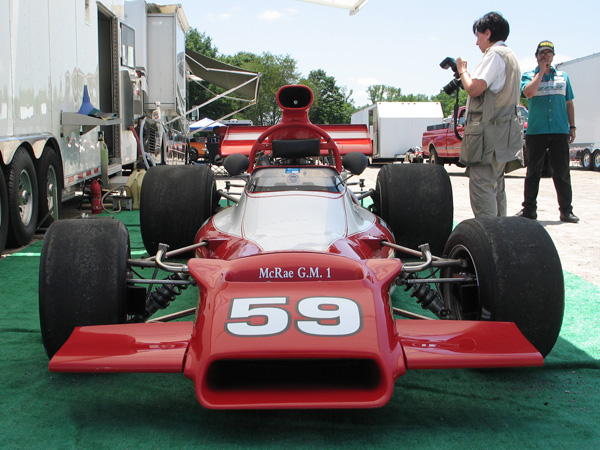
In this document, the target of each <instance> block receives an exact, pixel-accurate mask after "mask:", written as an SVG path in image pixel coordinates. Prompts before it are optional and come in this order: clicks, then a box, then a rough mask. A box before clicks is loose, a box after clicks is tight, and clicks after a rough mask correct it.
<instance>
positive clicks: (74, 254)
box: [39, 219, 131, 357]
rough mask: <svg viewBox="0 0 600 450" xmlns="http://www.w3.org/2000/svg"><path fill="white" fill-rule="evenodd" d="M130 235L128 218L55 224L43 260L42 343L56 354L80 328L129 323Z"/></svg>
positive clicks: (49, 231) (43, 248) (40, 299)
mask: <svg viewBox="0 0 600 450" xmlns="http://www.w3.org/2000/svg"><path fill="white" fill-rule="evenodd" d="M130 253H131V252H130V247H129V233H128V231H127V228H125V225H123V222H121V221H118V220H109V219H71V220H61V221H58V222H55V223H53V224H52V225H51V226H50V228H48V231H47V233H46V236H45V237H44V244H43V246H42V254H41V259H40V279H39V306H40V327H41V331H42V341H43V343H44V347H45V348H46V353H47V354H48V356H49V357H52V356H53V355H54V354H55V353H56V352H57V351H58V349H59V348H60V347H61V346H62V345H63V344H64V343H65V342H66V340H67V339H68V338H69V336H70V335H71V332H72V331H73V329H74V328H75V327H77V326H88V325H110V324H118V323H125V322H126V321H127V278H129V277H130V274H129V271H128V266H127V259H128V258H129V256H130Z"/></svg>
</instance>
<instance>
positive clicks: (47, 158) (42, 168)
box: [37, 146, 62, 227]
mask: <svg viewBox="0 0 600 450" xmlns="http://www.w3.org/2000/svg"><path fill="white" fill-rule="evenodd" d="M37 174H38V193H39V198H40V206H39V212H38V216H39V219H40V220H39V222H40V223H41V224H42V226H43V227H48V226H50V224H51V223H52V222H54V221H56V220H58V218H59V211H60V206H61V199H62V189H61V186H60V180H61V179H62V172H61V163H60V160H59V159H58V156H57V155H56V152H55V151H54V149H53V148H52V147H50V146H46V148H45V149H44V153H42V157H41V158H40V160H39V162H38V171H37ZM46 215H48V217H46Z"/></svg>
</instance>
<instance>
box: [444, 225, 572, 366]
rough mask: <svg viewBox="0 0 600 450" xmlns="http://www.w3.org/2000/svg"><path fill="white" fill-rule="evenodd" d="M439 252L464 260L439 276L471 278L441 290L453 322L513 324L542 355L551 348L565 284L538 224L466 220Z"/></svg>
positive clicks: (560, 317) (549, 241)
mask: <svg viewBox="0 0 600 450" xmlns="http://www.w3.org/2000/svg"><path fill="white" fill-rule="evenodd" d="M444 254H445V255H447V256H448V258H452V259H462V260H464V262H465V266H464V267H447V268H444V269H442V271H441V277H442V278H456V277H463V276H465V275H466V276H469V277H471V278H473V279H474V282H472V283H468V284H457V283H447V284H445V285H444V286H443V290H442V291H443V297H444V301H445V304H446V306H447V307H448V308H449V309H450V311H451V312H452V313H453V314H454V318H455V319H457V320H492V321H503V322H515V323H516V325H517V326H518V327H519V329H520V330H521V333H523V335H524V336H525V337H526V338H527V339H528V340H529V341H530V342H531V343H532V344H533V346H534V347H535V348H536V349H537V350H538V351H539V352H540V353H541V354H542V356H544V357H545V356H546V355H547V354H548V353H549V352H550V350H552V347H553V346H554V344H555V343H556V340H557V338H558V334H559V332H560V328H561V325H562V320H563V313H564V281H563V272H562V267H561V263H560V258H559V256H558V253H557V251H556V248H555V246H554V243H553V242H552V239H551V238H550V236H549V235H548V233H547V232H546V230H545V229H544V228H543V227H542V226H541V225H540V224H539V223H538V222H536V221H535V220H529V219H524V218H522V217H501V218H486V219H469V220H465V221H463V222H461V223H460V224H459V225H458V226H457V227H456V228H455V229H454V231H453V232H452V235H451V236H450V238H449V239H448V243H447V244H446V248H445V250H444Z"/></svg>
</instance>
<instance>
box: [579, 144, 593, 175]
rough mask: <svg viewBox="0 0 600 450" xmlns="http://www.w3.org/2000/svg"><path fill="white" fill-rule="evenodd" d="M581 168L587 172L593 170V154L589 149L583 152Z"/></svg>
mask: <svg viewBox="0 0 600 450" xmlns="http://www.w3.org/2000/svg"><path fill="white" fill-rule="evenodd" d="M581 167H583V168H584V169H585V170H592V154H591V153H590V151H589V149H587V148H586V149H585V150H584V151H583V152H581Z"/></svg>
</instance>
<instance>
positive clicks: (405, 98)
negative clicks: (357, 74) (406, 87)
mask: <svg viewBox="0 0 600 450" xmlns="http://www.w3.org/2000/svg"><path fill="white" fill-rule="evenodd" d="M367 93H368V94H369V101H370V102H371V103H373V104H375V103H377V102H429V101H431V100H430V99H429V97H427V96H426V95H425V94H403V93H402V89H401V88H399V87H394V86H386V85H385V84H374V85H371V86H369V87H368V88H367Z"/></svg>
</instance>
